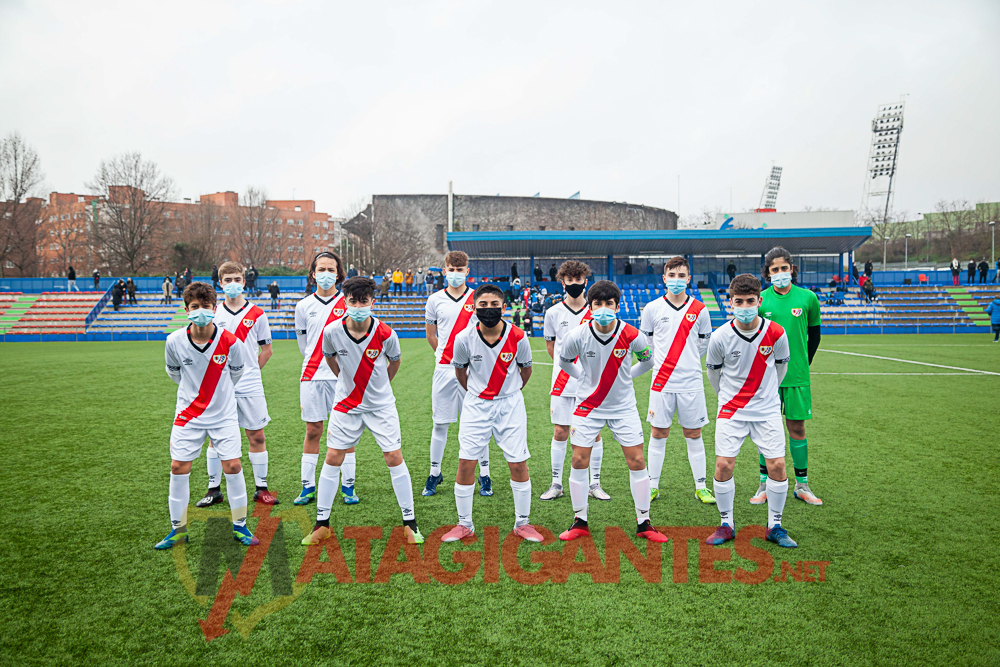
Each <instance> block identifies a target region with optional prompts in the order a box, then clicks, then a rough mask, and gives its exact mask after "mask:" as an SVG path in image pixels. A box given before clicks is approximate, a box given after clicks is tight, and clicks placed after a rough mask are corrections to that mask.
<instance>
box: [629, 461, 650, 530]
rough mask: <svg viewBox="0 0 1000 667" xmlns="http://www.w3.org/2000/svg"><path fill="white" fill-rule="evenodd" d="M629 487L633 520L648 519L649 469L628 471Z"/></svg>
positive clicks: (641, 520) (638, 521)
mask: <svg viewBox="0 0 1000 667" xmlns="http://www.w3.org/2000/svg"><path fill="white" fill-rule="evenodd" d="M628 482H629V487H630V488H631V489H632V502H634V503H635V520H636V522H637V523H642V522H643V521H647V520H649V471H648V470H647V469H646V468H643V469H642V470H629V471H628Z"/></svg>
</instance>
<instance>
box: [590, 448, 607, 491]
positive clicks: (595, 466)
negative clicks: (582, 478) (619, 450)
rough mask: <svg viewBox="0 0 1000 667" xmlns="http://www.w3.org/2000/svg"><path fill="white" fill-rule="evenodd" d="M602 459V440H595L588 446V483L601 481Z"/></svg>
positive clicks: (592, 483)
mask: <svg viewBox="0 0 1000 667" xmlns="http://www.w3.org/2000/svg"><path fill="white" fill-rule="evenodd" d="M603 460H604V440H597V441H595V442H594V446H593V447H591V448H590V485H591V486H593V485H594V484H600V483H601V462H602V461H603Z"/></svg>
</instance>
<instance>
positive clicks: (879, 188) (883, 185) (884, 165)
mask: <svg viewBox="0 0 1000 667" xmlns="http://www.w3.org/2000/svg"><path fill="white" fill-rule="evenodd" d="M904 106H905V102H904V101H903V100H900V101H899V102H896V103H894V104H883V105H880V106H879V108H878V112H877V113H876V115H875V118H874V119H873V120H872V147H871V150H870V151H869V152H868V170H867V173H866V174H865V188H864V193H863V194H862V196H861V211H862V212H865V211H868V210H870V209H875V208H876V207H877V210H878V211H879V212H880V213H881V214H882V222H883V223H885V222H887V221H888V219H889V211H890V210H891V208H892V195H893V190H892V185H893V180H894V178H895V176H896V167H897V165H898V164H899V136H900V135H901V134H902V133H903V107H904Z"/></svg>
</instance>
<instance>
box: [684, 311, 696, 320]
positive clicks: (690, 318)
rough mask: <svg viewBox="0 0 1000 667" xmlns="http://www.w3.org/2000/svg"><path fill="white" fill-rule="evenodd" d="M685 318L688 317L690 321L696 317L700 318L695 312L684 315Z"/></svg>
mask: <svg viewBox="0 0 1000 667" xmlns="http://www.w3.org/2000/svg"><path fill="white" fill-rule="evenodd" d="M684 319H686V320H687V321H688V322H694V321H695V320H696V319H698V315H697V314H695V313H688V314H687V315H685V316H684Z"/></svg>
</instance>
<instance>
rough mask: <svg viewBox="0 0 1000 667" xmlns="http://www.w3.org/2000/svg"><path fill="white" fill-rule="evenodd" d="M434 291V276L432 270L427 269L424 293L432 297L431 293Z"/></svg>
mask: <svg viewBox="0 0 1000 667" xmlns="http://www.w3.org/2000/svg"><path fill="white" fill-rule="evenodd" d="M433 291H434V274H433V273H432V272H431V270H430V269H429V268H428V269H427V275H426V276H424V292H426V293H427V295H428V296H430V293H431V292H433Z"/></svg>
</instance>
